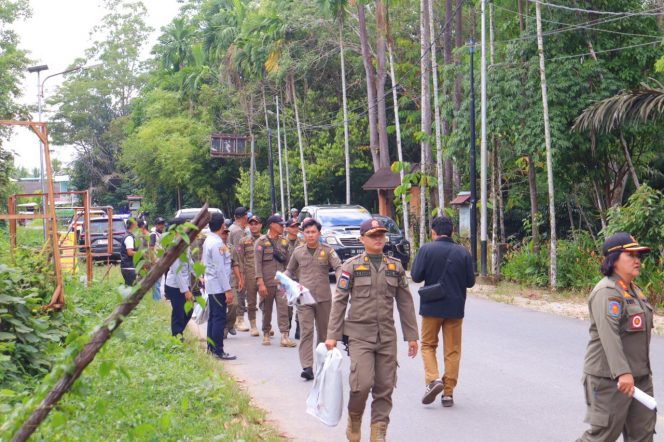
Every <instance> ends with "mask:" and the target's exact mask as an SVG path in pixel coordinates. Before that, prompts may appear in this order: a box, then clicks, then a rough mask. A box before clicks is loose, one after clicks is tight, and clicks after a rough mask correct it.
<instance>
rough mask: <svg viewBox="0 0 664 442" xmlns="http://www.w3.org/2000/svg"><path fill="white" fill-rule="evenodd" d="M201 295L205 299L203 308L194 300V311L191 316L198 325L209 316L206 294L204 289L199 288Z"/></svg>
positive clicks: (204, 321) (203, 322)
mask: <svg viewBox="0 0 664 442" xmlns="http://www.w3.org/2000/svg"><path fill="white" fill-rule="evenodd" d="M201 296H202V297H203V299H204V300H205V308H203V307H201V305H200V304H199V303H198V302H194V313H192V315H191V317H192V318H193V319H194V322H195V323H196V324H198V325H201V324H205V323H206V322H207V321H208V319H209V318H210V305H209V304H208V295H207V293H206V292H205V290H204V289H201Z"/></svg>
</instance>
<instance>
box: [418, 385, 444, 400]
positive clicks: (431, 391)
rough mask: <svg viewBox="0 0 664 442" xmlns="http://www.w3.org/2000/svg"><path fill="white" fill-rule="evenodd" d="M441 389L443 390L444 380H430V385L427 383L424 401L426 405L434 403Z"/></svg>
mask: <svg viewBox="0 0 664 442" xmlns="http://www.w3.org/2000/svg"><path fill="white" fill-rule="evenodd" d="M441 391H443V383H442V382H440V381H439V380H435V381H432V382H430V383H429V385H427V387H426V389H425V390H424V396H423V397H422V403H423V404H425V405H427V404H430V403H432V402H433V401H434V400H435V399H436V396H438V395H439V394H440V392H441Z"/></svg>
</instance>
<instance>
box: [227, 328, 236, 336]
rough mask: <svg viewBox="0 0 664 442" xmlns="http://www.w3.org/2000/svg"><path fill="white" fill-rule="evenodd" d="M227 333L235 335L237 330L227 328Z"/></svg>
mask: <svg viewBox="0 0 664 442" xmlns="http://www.w3.org/2000/svg"><path fill="white" fill-rule="evenodd" d="M228 333H230V334H231V335H233V336H235V335H237V330H235V329H234V328H231V329H228Z"/></svg>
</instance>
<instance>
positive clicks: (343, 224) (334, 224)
mask: <svg viewBox="0 0 664 442" xmlns="http://www.w3.org/2000/svg"><path fill="white" fill-rule="evenodd" d="M305 218H314V219H315V220H316V221H318V222H319V223H320V224H321V226H322V227H323V228H322V230H321V239H320V240H321V242H325V243H327V244H329V245H330V246H332V248H333V249H334V250H335V251H336V252H337V255H339V258H340V259H341V261H346V260H347V259H349V258H352V257H353V256H355V255H359V254H360V253H362V252H363V251H364V246H363V245H362V242H360V224H362V222H363V221H365V220H367V219H371V213H370V212H369V211H368V210H367V209H365V208H364V207H362V206H358V205H346V204H324V205H316V206H306V207H303V208H302V210H301V211H300V215H299V216H298V220H299V221H300V222H302V220H303V219H305Z"/></svg>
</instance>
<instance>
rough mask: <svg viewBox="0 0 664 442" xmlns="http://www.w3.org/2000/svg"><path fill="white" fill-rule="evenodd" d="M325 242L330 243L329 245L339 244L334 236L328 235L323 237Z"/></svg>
mask: <svg viewBox="0 0 664 442" xmlns="http://www.w3.org/2000/svg"><path fill="white" fill-rule="evenodd" d="M325 242H326V243H328V244H330V245H341V244H340V243H339V240H338V239H337V238H336V236H333V235H330V236H326V237H325Z"/></svg>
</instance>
